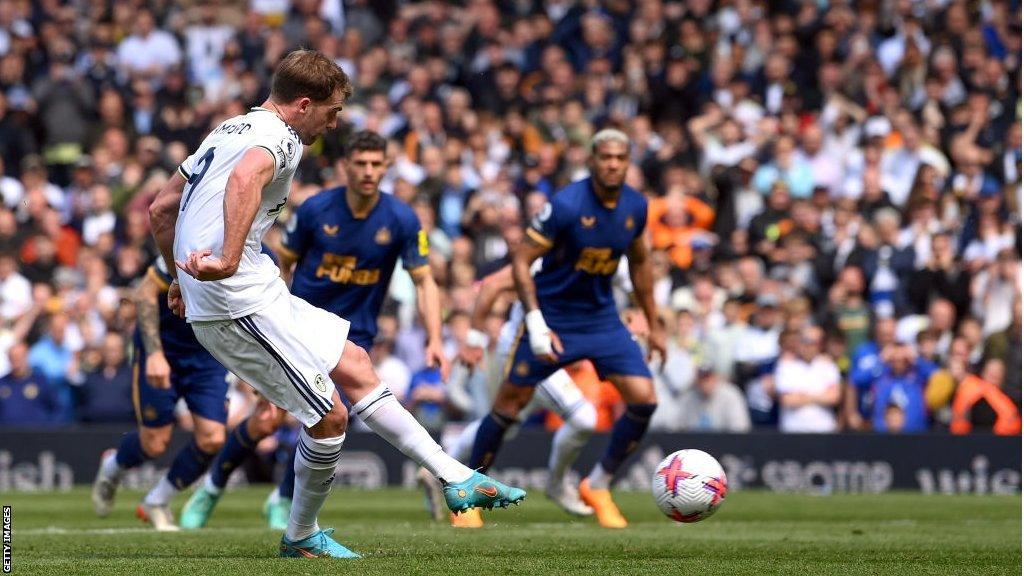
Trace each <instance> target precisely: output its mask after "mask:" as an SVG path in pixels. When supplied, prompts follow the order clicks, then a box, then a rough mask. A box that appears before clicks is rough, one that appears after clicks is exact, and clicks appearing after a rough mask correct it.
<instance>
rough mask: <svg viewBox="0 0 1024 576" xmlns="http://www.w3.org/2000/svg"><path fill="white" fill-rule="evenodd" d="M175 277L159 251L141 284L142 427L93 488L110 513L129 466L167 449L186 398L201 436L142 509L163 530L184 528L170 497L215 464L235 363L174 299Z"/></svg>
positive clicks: (136, 387)
mask: <svg viewBox="0 0 1024 576" xmlns="http://www.w3.org/2000/svg"><path fill="white" fill-rule="evenodd" d="M170 284H171V277H170V275H169V274H168V273H167V268H166V266H165V265H164V262H163V259H160V258H158V259H157V261H156V263H155V264H154V265H152V266H150V268H149V270H148V271H147V272H146V275H145V277H143V278H142V280H141V281H140V283H139V286H138V287H137V289H136V292H135V304H136V310H137V316H138V321H137V327H136V330H135V346H134V364H135V367H134V373H133V381H132V400H133V402H134V404H135V415H136V418H137V419H138V423H139V427H138V429H137V430H134V431H132V432H131V433H129V434H127V435H125V436H124V438H123V439H122V440H121V444H120V445H119V446H118V448H117V450H108V451H107V452H105V453H104V457H103V461H102V463H101V464H100V469H99V472H98V473H97V475H96V480H95V481H94V483H93V490H92V501H93V506H94V508H95V510H96V513H97V514H98V515H99V516H106V515H108V514H109V513H110V510H111V508H112V506H113V503H114V496H115V495H116V492H117V487H118V485H119V483H120V481H121V477H122V475H123V474H124V472H125V471H127V470H128V469H131V468H134V467H136V466H139V465H140V464H142V463H143V462H145V461H147V460H149V459H151V458H157V457H159V456H160V455H162V454H163V453H164V452H165V451H166V449H167V444H168V442H170V439H171V431H172V428H173V425H174V420H175V418H174V406H175V404H176V403H177V402H178V399H179V398H183V399H184V400H185V404H186V405H187V406H188V409H189V411H190V412H191V413H192V420H193V422H194V424H195V429H194V434H193V438H192V440H191V441H190V442H189V443H188V444H187V445H186V446H185V447H184V448H182V449H181V451H179V452H178V455H177V456H176V457H175V459H174V462H173V463H172V464H171V468H170V470H169V471H168V472H167V475H166V476H165V477H164V478H161V479H160V481H159V483H158V484H157V485H156V486H155V487H154V488H153V489H152V490H151V491H150V492H149V493H148V494H147V495H146V497H145V498H144V499H143V501H142V503H140V504H139V506H138V508H137V509H136V514H137V515H138V516H139V518H141V519H143V520H145V521H148V522H150V523H152V524H153V526H154V527H155V528H156V529H157V530H160V531H173V530H177V529H178V527H177V525H175V523H174V515H173V513H172V512H171V510H170V506H169V503H170V500H171V498H173V496H174V495H175V494H177V493H178V491H180V490H182V489H184V488H186V487H188V486H190V485H191V484H192V483H193V482H195V481H196V480H197V479H198V478H199V477H200V476H202V474H203V473H204V472H205V471H206V469H207V468H208V467H209V465H210V462H211V461H212V460H213V458H214V456H215V455H216V454H217V451H218V450H220V448H221V446H222V445H223V444H224V424H225V422H226V421H227V413H228V410H227V390H228V384H227V370H225V369H224V367H223V366H221V365H220V363H219V362H217V360H216V359H214V357H213V356H211V355H210V353H209V352H207V351H206V349H205V348H203V346H202V345H201V344H200V343H199V342H198V341H197V340H196V337H195V335H194V334H193V333H192V328H191V327H190V326H189V325H188V324H187V323H186V322H185V321H184V320H183V319H181V318H179V317H178V316H176V315H175V314H174V313H173V312H171V310H170V309H169V308H168V307H167V297H166V294H167V289H168V287H169V286H170Z"/></svg>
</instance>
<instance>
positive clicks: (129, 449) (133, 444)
mask: <svg viewBox="0 0 1024 576" xmlns="http://www.w3.org/2000/svg"><path fill="white" fill-rule="evenodd" d="M149 459H150V456H149V454H146V452H145V451H144V450H143V449H142V440H141V439H140V438H139V431H138V430H132V431H131V432H129V433H127V434H125V435H124V436H122V437H121V443H120V444H119V445H118V446H117V453H116V454H115V455H114V458H113V459H110V458H108V459H107V460H104V461H103V472H104V474H107V475H108V476H110V475H115V476H119V475H120V474H121V473H122V472H124V471H125V470H128V469H129V468H135V467H136V466H138V465H140V464H142V463H143V462H145V461H146V460H149ZM108 462H109V464H110V466H108ZM113 466H116V467H117V468H119V470H116V471H115V470H114V469H113Z"/></svg>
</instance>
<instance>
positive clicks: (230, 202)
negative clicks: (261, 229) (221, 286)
mask: <svg viewBox="0 0 1024 576" xmlns="http://www.w3.org/2000/svg"><path fill="white" fill-rule="evenodd" d="M273 178H274V158H273V156H271V155H270V153H268V152H267V151H266V150H264V149H263V148H252V149H250V150H249V151H248V152H246V153H245V156H242V159H241V160H239V162H238V164H237V165H236V166H235V168H234V170H232V172H231V176H230V177H229V178H228V185H227V189H226V190H225V191H224V244H223V247H222V249H221V253H220V254H219V255H214V254H213V250H211V249H205V250H196V251H194V252H192V253H191V254H189V255H188V256H187V257H186V259H185V260H184V261H181V262H175V265H176V266H177V267H178V268H180V269H182V270H184V271H185V272H186V273H187V274H188V275H189V276H192V277H193V278H195V279H196V280H201V281H209V280H223V279H224V278H229V277H231V276H233V275H234V274H235V272H236V271H238V265H239V263H240V262H241V260H242V249H243V248H244V247H245V238H246V236H247V235H248V234H249V229H250V228H251V227H252V223H253V220H255V218H256V212H257V210H259V207H260V200H261V199H262V192H263V187H264V186H266V185H267V184H269V183H270V181H271V180H272V179H273Z"/></svg>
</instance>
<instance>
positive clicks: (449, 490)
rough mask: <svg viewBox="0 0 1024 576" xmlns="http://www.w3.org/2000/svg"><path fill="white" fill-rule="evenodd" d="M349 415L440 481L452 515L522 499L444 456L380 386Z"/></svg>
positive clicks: (515, 491) (514, 491)
mask: <svg viewBox="0 0 1024 576" xmlns="http://www.w3.org/2000/svg"><path fill="white" fill-rule="evenodd" d="M352 411H353V412H354V413H355V414H356V415H358V416H359V417H360V418H362V419H363V421H364V422H366V425H367V426H369V427H370V429H371V430H373V431H374V432H376V433H377V434H379V435H380V436H381V437H382V438H384V439H385V440H387V441H388V442H389V443H391V445H392V446H394V447H396V448H398V449H399V450H400V451H401V452H402V453H403V454H405V455H406V456H408V457H409V458H412V459H413V460H414V461H416V462H417V463H418V464H420V465H421V466H423V467H424V468H426V469H427V470H428V471H430V473H431V474H433V475H434V476H436V477H437V478H439V479H440V480H441V483H442V485H443V491H444V498H445V502H446V503H447V504H448V509H449V510H451V511H452V512H463V511H465V510H469V509H470V508H486V509H491V508H494V507H495V506H497V507H501V508H505V507H507V506H508V505H509V504H517V503H519V502H520V501H521V500H522V499H523V498H525V497H526V492H524V491H523V490H521V489H519V488H514V487H511V486H506V485H505V484H502V483H501V482H498V481H496V480H494V479H492V478H489V477H487V476H485V475H484V474H481V473H480V472H474V471H473V470H470V469H469V468H467V467H466V466H465V465H464V464H462V463H460V462H459V461H458V460H456V459H454V458H452V457H451V456H449V455H448V454H445V452H444V450H442V449H441V446H440V445H438V443H437V442H435V441H434V439H433V438H432V437H431V436H430V433H428V432H427V431H426V429H425V428H423V426H422V425H420V423H419V422H417V421H416V419H415V418H413V416H412V414H410V413H409V411H408V410H406V409H405V408H404V407H403V406H402V405H401V404H400V403H399V402H398V399H397V398H395V397H394V395H393V394H391V391H390V390H388V388H387V385H385V384H384V383H383V382H382V383H380V384H379V385H378V386H377V387H376V388H374V389H373V390H371V391H370V393H369V394H367V395H366V396H364V397H363V398H362V399H360V400H359V401H357V402H356V403H355V404H353V405H352Z"/></svg>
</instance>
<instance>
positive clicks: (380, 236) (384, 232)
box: [373, 226, 391, 246]
mask: <svg viewBox="0 0 1024 576" xmlns="http://www.w3.org/2000/svg"><path fill="white" fill-rule="evenodd" d="M373 241H374V242H376V243H377V244H380V245H382V246H383V245H385V244H390V243H391V230H388V227H387V226H381V228H380V230H377V234H376V235H375V236H374V237H373Z"/></svg>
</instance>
